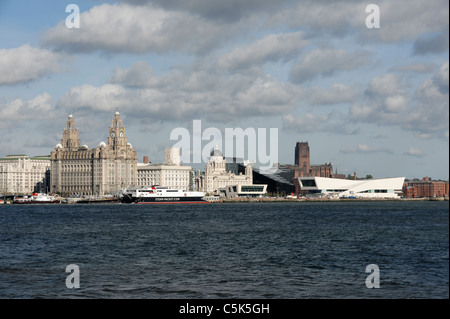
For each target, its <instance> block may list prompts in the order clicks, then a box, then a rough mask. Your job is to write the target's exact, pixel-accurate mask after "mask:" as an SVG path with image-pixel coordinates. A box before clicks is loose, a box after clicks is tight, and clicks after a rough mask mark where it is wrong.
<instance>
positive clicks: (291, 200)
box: [211, 197, 448, 203]
mask: <svg viewBox="0 0 450 319" xmlns="http://www.w3.org/2000/svg"><path fill="white" fill-rule="evenodd" d="M397 201H448V197H445V198H444V197H436V198H429V197H421V198H398V199H392V198H386V199H385V198H345V199H331V198H323V199H322V198H314V199H312V198H298V199H297V198H245V199H244V198H238V199H223V200H220V201H217V203H298V202H397ZM211 203H215V201H211Z"/></svg>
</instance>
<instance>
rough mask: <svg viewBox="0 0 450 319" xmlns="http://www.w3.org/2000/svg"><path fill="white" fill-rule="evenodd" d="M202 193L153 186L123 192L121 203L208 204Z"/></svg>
mask: <svg viewBox="0 0 450 319" xmlns="http://www.w3.org/2000/svg"><path fill="white" fill-rule="evenodd" d="M204 196H205V193H204V192H192V191H186V190H183V189H170V188H168V187H162V186H158V185H154V186H152V187H148V188H140V189H132V190H124V191H123V192H122V197H121V202H122V203H136V204H191V203H192V204H193V203H209V202H208V201H206V200H205V199H204Z"/></svg>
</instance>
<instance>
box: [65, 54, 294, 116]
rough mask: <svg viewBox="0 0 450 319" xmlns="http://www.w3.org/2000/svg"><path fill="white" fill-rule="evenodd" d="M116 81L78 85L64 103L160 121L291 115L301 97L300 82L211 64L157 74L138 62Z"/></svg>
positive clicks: (119, 71)
mask: <svg viewBox="0 0 450 319" xmlns="http://www.w3.org/2000/svg"><path fill="white" fill-rule="evenodd" d="M143 70H144V71H143ZM134 75H136V77H135V76H134ZM137 79H139V80H138V81H137ZM134 80H136V81H134ZM111 81H112V82H114V83H110V84H105V85H102V86H100V87H95V86H91V85H87V84H85V85H82V86H78V87H75V88H72V89H71V90H70V91H69V92H68V93H67V94H65V95H64V96H63V97H62V98H61V100H60V101H59V103H58V105H60V106H62V107H65V108H69V107H73V106H76V107H80V108H87V109H92V110H100V111H111V110H113V109H114V108H115V107H119V108H121V109H132V110H133V114H136V116H137V117H142V116H149V117H150V118H152V120H155V121H157V120H169V121H174V120H187V121H189V120H191V119H192V118H195V117H203V116H205V117H207V118H208V119H210V120H214V121H219V122H226V121H229V120H233V119H235V118H236V117H237V118H241V117H255V116H272V115H277V114H286V113H287V112H290V111H292V110H293V109H294V107H295V105H296V103H297V101H298V98H299V88H298V87H297V86H295V85H292V84H290V83H283V82H280V81H278V80H276V79H275V78H273V77H271V76H269V75H267V74H264V73H262V72H253V73H246V74H240V73H238V74H223V73H222V72H220V71H219V70H217V69H215V68H213V67H210V66H206V65H205V66H203V68H198V69H197V68H196V69H190V68H187V69H185V70H180V69H175V70H172V71H170V72H168V73H166V74H163V75H161V76H155V75H154V74H153V72H152V69H151V67H150V66H148V65H147V66H146V65H145V62H138V63H137V64H134V65H132V66H131V67H130V68H128V69H117V68H116V69H115V72H114V75H113V77H112V78H111ZM121 82H123V83H121ZM150 84H151V85H150Z"/></svg>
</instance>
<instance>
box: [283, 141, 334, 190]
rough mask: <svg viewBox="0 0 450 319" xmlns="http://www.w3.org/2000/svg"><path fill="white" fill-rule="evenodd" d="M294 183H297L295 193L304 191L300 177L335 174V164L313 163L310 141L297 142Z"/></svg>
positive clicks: (331, 175) (330, 175)
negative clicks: (299, 180)
mask: <svg viewBox="0 0 450 319" xmlns="http://www.w3.org/2000/svg"><path fill="white" fill-rule="evenodd" d="M292 169H293V170H294V179H293V183H294V185H295V193H296V194H300V193H303V192H302V191H301V187H300V185H299V183H298V178H299V177H303V176H318V177H329V178H332V177H334V176H333V166H332V165H331V163H325V164H321V165H311V158H310V149H309V145H308V142H297V144H296V145H295V166H294V167H292Z"/></svg>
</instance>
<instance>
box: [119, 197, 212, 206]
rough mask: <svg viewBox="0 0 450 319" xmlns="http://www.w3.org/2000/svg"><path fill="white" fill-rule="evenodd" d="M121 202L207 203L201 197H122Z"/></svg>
mask: <svg viewBox="0 0 450 319" xmlns="http://www.w3.org/2000/svg"><path fill="white" fill-rule="evenodd" d="M122 203H136V204H190V203H209V202H207V201H205V200H203V198H202V197H189V196H186V197H139V198H136V197H124V198H122Z"/></svg>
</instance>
